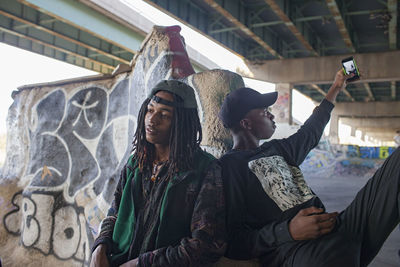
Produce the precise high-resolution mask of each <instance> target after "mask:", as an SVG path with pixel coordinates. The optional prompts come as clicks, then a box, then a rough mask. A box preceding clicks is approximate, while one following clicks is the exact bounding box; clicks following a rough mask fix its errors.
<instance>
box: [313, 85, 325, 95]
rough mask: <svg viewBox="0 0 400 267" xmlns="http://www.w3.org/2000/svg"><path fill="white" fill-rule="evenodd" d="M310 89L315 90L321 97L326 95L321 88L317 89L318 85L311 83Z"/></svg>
mask: <svg viewBox="0 0 400 267" xmlns="http://www.w3.org/2000/svg"><path fill="white" fill-rule="evenodd" d="M310 87H311V88H312V89H315V90H317V91H318V92H319V93H320V94H321V95H323V96H326V93H325V91H324V90H322V88H321V87H319V86H318V85H316V84H314V83H312V84H310Z"/></svg>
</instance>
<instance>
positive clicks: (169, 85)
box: [148, 80, 197, 108]
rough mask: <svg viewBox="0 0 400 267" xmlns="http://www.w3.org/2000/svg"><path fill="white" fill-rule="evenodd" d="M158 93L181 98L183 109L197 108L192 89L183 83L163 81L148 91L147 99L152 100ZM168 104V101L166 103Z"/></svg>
mask: <svg viewBox="0 0 400 267" xmlns="http://www.w3.org/2000/svg"><path fill="white" fill-rule="evenodd" d="M158 91H167V92H170V93H173V94H176V95H177V96H179V97H180V98H182V100H183V103H182V107H183V108H197V101H196V96H195V94H194V89H193V88H192V87H191V86H189V85H187V84H186V83H184V82H181V81H177V80H163V81H161V82H159V83H157V84H156V85H155V86H154V87H153V88H152V89H151V91H150V93H149V95H148V97H149V98H152V97H153V96H154V95H155V94H156V93H157V92H158ZM167 102H168V101H167Z"/></svg>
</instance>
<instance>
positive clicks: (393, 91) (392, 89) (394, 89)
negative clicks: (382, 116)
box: [390, 81, 396, 100]
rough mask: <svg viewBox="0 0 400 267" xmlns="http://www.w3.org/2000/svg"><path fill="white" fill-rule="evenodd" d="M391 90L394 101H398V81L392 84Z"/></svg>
mask: <svg viewBox="0 0 400 267" xmlns="http://www.w3.org/2000/svg"><path fill="white" fill-rule="evenodd" d="M390 90H391V92H392V99H393V100H396V81H392V82H391V83H390Z"/></svg>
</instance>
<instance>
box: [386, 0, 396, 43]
mask: <svg viewBox="0 0 400 267" xmlns="http://www.w3.org/2000/svg"><path fill="white" fill-rule="evenodd" d="M387 5H388V9H389V13H390V15H391V16H392V18H391V19H390V21H389V48H390V49H391V50H396V49H397V5H398V0H388V2H387Z"/></svg>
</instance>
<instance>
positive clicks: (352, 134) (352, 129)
mask: <svg viewBox="0 0 400 267" xmlns="http://www.w3.org/2000/svg"><path fill="white" fill-rule="evenodd" d="M356 130H357V128H356V127H351V133H350V135H351V136H353V137H356Z"/></svg>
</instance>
